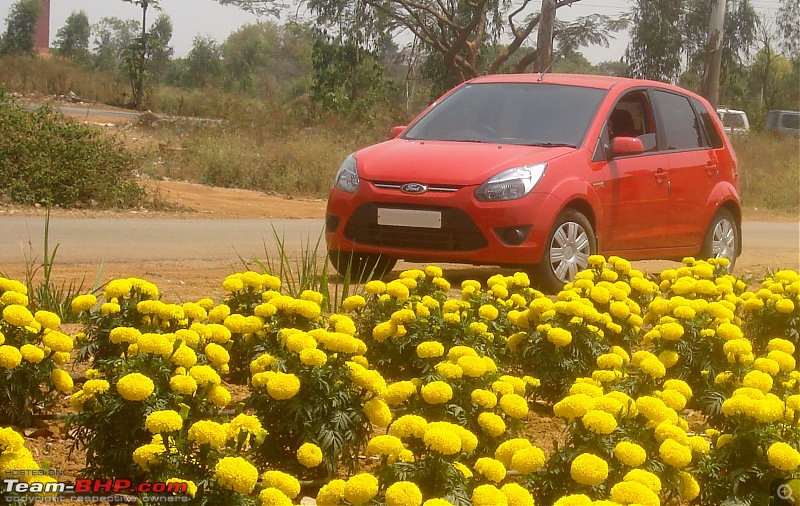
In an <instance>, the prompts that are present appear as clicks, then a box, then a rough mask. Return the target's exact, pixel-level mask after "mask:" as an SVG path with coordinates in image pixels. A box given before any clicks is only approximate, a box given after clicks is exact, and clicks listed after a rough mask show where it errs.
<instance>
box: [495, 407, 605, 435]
mask: <svg viewBox="0 0 800 506" xmlns="http://www.w3.org/2000/svg"><path fill="white" fill-rule="evenodd" d="M501 400H502V399H501ZM581 422H582V423H583V426H584V427H586V429H587V430H590V431H592V432H594V433H595V434H611V433H612V432H614V429H616V428H617V420H616V418H614V416H613V415H610V414H608V413H606V412H605V411H599V410H596V409H592V410H589V411H588V412H587V413H586V414H585V415H583V417H582V418H581Z"/></svg>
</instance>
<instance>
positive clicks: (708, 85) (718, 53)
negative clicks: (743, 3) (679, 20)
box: [703, 0, 725, 109]
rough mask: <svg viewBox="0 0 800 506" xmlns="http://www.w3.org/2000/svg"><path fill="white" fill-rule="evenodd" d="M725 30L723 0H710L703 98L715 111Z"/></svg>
mask: <svg viewBox="0 0 800 506" xmlns="http://www.w3.org/2000/svg"><path fill="white" fill-rule="evenodd" d="M724 30H725V0H711V20H710V21H709V23H708V40H707V42H706V55H705V71H704V72H703V96H704V97H706V99H707V100H708V101H709V102H711V105H712V107H714V108H715V109H716V107H717V105H718V104H719V76H720V69H721V67H722V39H723V32H724Z"/></svg>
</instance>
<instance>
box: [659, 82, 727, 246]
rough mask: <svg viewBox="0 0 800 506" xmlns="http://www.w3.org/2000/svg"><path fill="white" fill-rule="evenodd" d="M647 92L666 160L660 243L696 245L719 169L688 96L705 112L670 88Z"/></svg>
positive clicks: (701, 238)
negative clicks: (666, 205) (664, 230)
mask: <svg viewBox="0 0 800 506" xmlns="http://www.w3.org/2000/svg"><path fill="white" fill-rule="evenodd" d="M651 96H652V99H653V104H654V107H655V109H656V111H657V115H658V118H659V121H660V124H661V127H662V128H661V130H662V133H663V137H662V138H663V140H664V143H665V148H666V152H667V154H668V163H669V175H668V181H667V190H668V194H669V210H668V212H667V216H666V225H667V230H668V233H667V235H666V237H665V241H666V244H665V245H664V246H665V247H668V248H671V247H683V246H694V245H699V244H700V243H701V242H702V240H703V237H704V236H705V232H706V227H707V226H708V210H707V209H706V206H707V203H708V198H709V195H710V194H711V191H712V189H713V188H714V186H715V185H716V184H717V183H718V182H719V181H720V173H719V167H718V160H717V155H716V153H715V151H714V148H713V146H711V145H710V142H709V139H708V134H707V133H706V132H705V127H704V125H703V120H702V119H701V117H700V115H699V114H698V113H696V112H695V108H694V107H693V106H692V100H694V101H695V102H696V103H697V105H698V106H699V107H701V108H702V109H701V111H702V113H703V114H708V112H707V111H706V110H705V107H704V106H703V105H702V104H701V103H700V102H699V101H696V100H695V99H690V97H688V96H686V95H682V94H680V93H677V92H674V91H671V90H662V89H654V90H652V93H651ZM708 121H710V119H709V120H708ZM720 147H721V146H720Z"/></svg>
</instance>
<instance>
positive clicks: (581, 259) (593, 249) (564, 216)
mask: <svg viewBox="0 0 800 506" xmlns="http://www.w3.org/2000/svg"><path fill="white" fill-rule="evenodd" d="M595 253H597V239H596V238H595V236H594V229H593V228H592V224H591V223H589V220H588V219H586V217H585V216H584V215H583V214H581V213H579V212H578V211H575V210H573V209H567V210H565V211H563V212H562V213H561V214H559V215H558V218H557V219H556V223H555V225H553V230H552V231H551V232H550V237H549V238H548V239H547V243H546V245H545V251H544V257H542V261H541V262H540V263H539V264H538V265H537V266H536V275H537V278H538V279H539V281H540V282H541V284H542V287H543V288H544V289H545V290H547V291H550V292H558V291H559V290H561V289H562V288H564V285H565V284H566V283H569V282H571V281H572V280H573V279H575V274H577V273H578V272H580V271H582V270H584V269H586V268H587V267H588V266H589V256H590V255H594V254H595Z"/></svg>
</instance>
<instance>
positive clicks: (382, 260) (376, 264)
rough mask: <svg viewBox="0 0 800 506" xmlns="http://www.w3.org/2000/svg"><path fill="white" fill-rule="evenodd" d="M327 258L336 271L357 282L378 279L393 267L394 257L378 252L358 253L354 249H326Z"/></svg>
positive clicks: (395, 260)
mask: <svg viewBox="0 0 800 506" xmlns="http://www.w3.org/2000/svg"><path fill="white" fill-rule="evenodd" d="M328 258H329V259H330V261H331V264H333V268H334V269H336V272H338V273H339V274H341V275H342V276H350V279H353V280H358V281H359V282H363V281H367V280H369V279H380V278H382V277H383V276H385V275H386V274H388V273H389V272H391V270H392V269H393V268H394V266H395V264H396V263H397V259H396V258H392V257H387V256H386V255H381V254H378V253H359V252H355V251H337V250H330V251H328Z"/></svg>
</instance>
